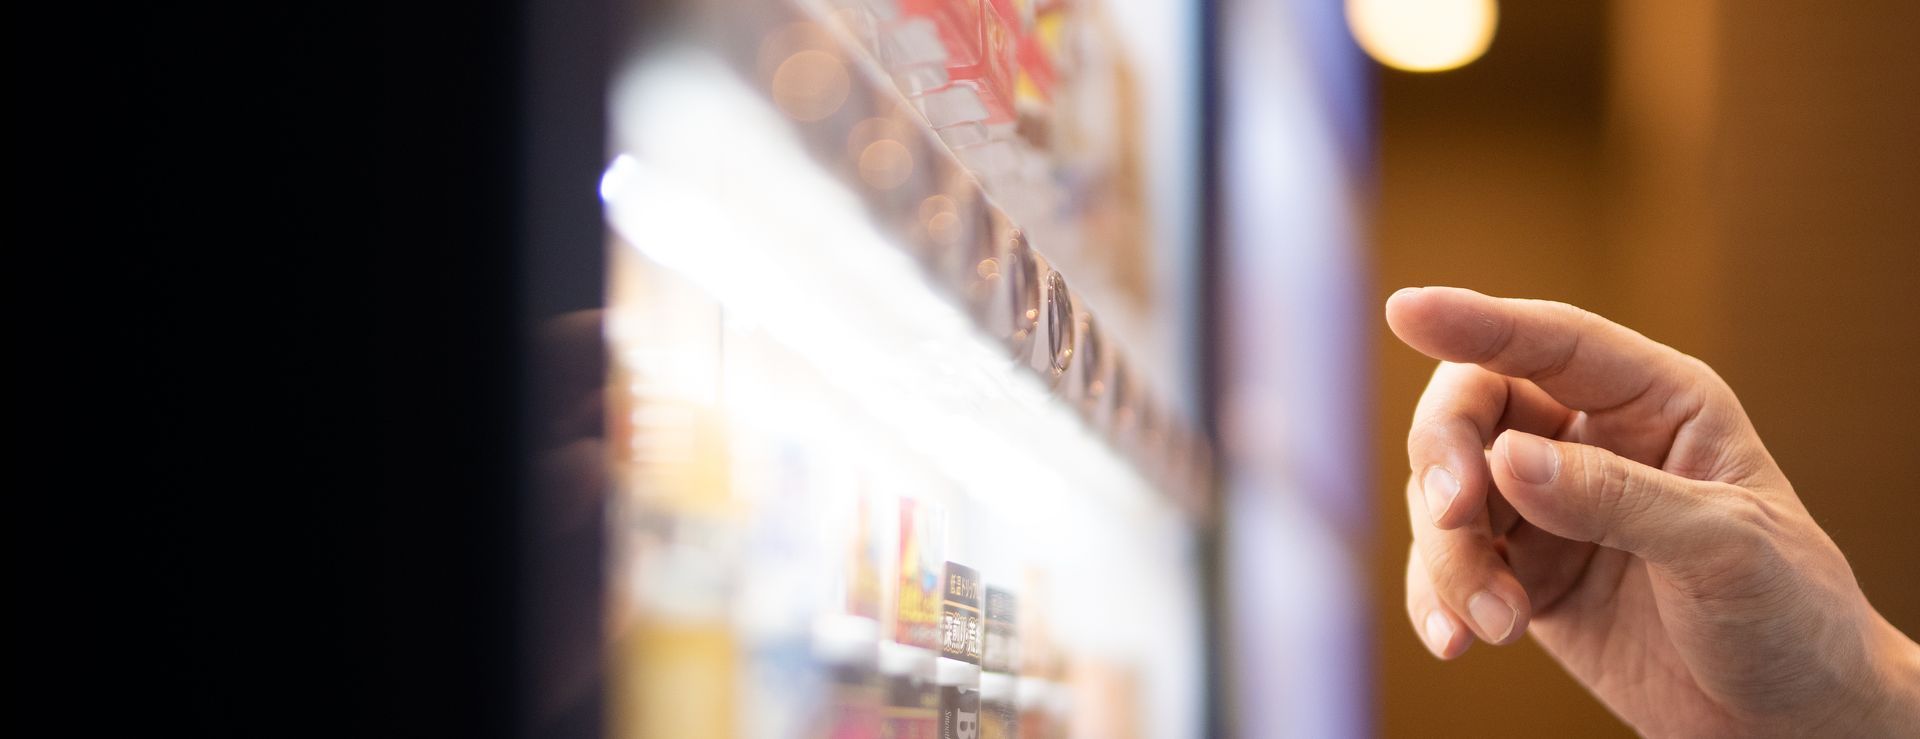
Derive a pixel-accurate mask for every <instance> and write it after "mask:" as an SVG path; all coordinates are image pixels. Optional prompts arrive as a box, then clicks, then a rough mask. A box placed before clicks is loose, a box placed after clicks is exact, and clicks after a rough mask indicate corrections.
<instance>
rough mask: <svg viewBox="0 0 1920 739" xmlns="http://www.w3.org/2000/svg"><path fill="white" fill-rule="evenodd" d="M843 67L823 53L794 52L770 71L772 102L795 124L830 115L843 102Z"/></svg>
mask: <svg viewBox="0 0 1920 739" xmlns="http://www.w3.org/2000/svg"><path fill="white" fill-rule="evenodd" d="M849 88H850V85H849V83H848V79H847V67H846V65H845V64H842V63H841V62H840V58H839V57H836V56H834V55H832V54H829V53H827V52H824V51H816V50H812V49H808V50H805V51H800V52H796V53H795V54H794V55H793V56H789V57H787V60H786V61H784V62H781V63H780V66H779V68H778V69H775V70H774V72H773V102H774V104H776V105H778V106H780V110H781V111H783V112H785V113H786V114H787V115H789V116H792V117H793V119H794V120H798V121H808V122H811V121H817V120H821V119H823V118H826V117H827V116H830V115H833V114H834V113H835V112H836V111H838V110H840V106H841V104H843V103H845V102H846V101H847V91H848V89H849Z"/></svg>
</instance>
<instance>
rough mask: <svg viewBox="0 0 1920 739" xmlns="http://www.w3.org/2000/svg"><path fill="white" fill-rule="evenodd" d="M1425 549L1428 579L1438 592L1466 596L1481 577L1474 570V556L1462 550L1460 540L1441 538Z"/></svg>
mask: <svg viewBox="0 0 1920 739" xmlns="http://www.w3.org/2000/svg"><path fill="white" fill-rule="evenodd" d="M1425 550H1426V551H1425V555H1426V560H1427V581H1428V583H1430V584H1431V585H1432V586H1433V589H1434V591H1435V592H1436V593H1439V594H1456V595H1462V596H1463V597H1464V593H1465V592H1466V591H1467V589H1468V588H1469V587H1470V586H1471V585H1472V584H1473V583H1474V582H1476V581H1477V580H1478V579H1479V575H1477V574H1476V573H1475V572H1473V567H1472V563H1473V558H1472V557H1469V556H1467V554H1466V552H1463V551H1462V550H1461V546H1460V543H1459V542H1456V541H1450V540H1441V541H1437V542H1435V543H1433V544H1430V545H1428V546H1427V547H1426V548H1425ZM1442 597H1445V596H1444V595H1443V596H1442Z"/></svg>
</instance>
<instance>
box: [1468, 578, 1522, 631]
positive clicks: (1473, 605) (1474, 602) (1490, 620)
mask: <svg viewBox="0 0 1920 739" xmlns="http://www.w3.org/2000/svg"><path fill="white" fill-rule="evenodd" d="M1467 612H1468V613H1470V614H1473V624H1474V625H1475V626H1478V627H1480V633H1482V634H1485V635H1486V636H1487V641H1491V642H1494V643H1499V642H1503V641H1506V640H1507V637H1508V636H1509V635H1510V634H1511V633H1512V631H1513V622H1514V620H1515V619H1517V618H1518V615H1517V614H1515V613H1514V611H1513V607H1512V606H1509V605H1507V602H1506V601H1504V600H1501V599H1499V598H1497V597H1495V596H1494V595H1493V594H1492V593H1489V592H1486V591H1484V590H1482V591H1480V592H1478V593H1474V594H1473V597H1472V598H1468V599H1467Z"/></svg>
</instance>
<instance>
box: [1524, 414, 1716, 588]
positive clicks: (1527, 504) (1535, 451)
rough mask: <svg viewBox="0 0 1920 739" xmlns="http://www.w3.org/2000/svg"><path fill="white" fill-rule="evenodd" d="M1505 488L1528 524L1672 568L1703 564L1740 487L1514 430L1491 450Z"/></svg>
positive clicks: (1560, 535) (1597, 449) (1677, 568)
mask: <svg viewBox="0 0 1920 739" xmlns="http://www.w3.org/2000/svg"><path fill="white" fill-rule="evenodd" d="M1487 457H1488V459H1487V462H1488V467H1489V468H1490V469H1491V471H1492V473H1493V481H1494V484H1495V485H1497V486H1498V487H1499V488H1500V493H1501V495H1502V496H1504V497H1505V498H1506V499H1507V502H1509V503H1511V504H1513V508H1514V510H1516V511H1518V512H1519V513H1520V515H1521V517H1523V518H1525V519H1526V520H1527V521H1528V522H1529V523H1532V524H1533V525H1535V526H1538V527H1540V528H1541V529H1543V530H1545V531H1546V532H1548V533H1550V534H1553V535H1555V536H1559V537H1562V538H1566V539H1574V540H1578V541H1588V542H1593V543H1595V544H1599V545H1601V546H1604V547H1609V548H1612V549H1620V550H1624V551H1627V552H1631V553H1633V554H1635V555H1638V556H1639V557H1640V558H1642V559H1645V560H1647V561H1648V562H1651V563H1653V564H1655V565H1659V566H1662V567H1664V568H1666V569H1668V570H1685V569H1686V568H1687V566H1688V565H1689V564H1694V563H1698V562H1700V559H1701V558H1700V556H1699V555H1700V554H1701V553H1702V552H1703V551H1704V549H1705V548H1708V547H1714V546H1718V545H1719V544H1720V542H1717V539H1718V538H1719V537H1716V536H1714V533H1715V532H1717V531H1719V530H1720V529H1721V528H1724V527H1725V525H1726V524H1727V523H1728V521H1729V518H1728V517H1727V516H1725V515H1722V511H1723V510H1724V509H1726V508H1727V507H1728V505H1729V503H1731V501H1732V500H1733V499H1734V498H1735V496H1733V495H1731V493H1733V492H1736V490H1737V489H1734V488H1733V487H1732V486H1730V485H1726V484H1724V483H1714V482H1702V481H1699V480H1691V479H1687V478H1684V477H1680V476H1678V475H1673V474H1669V473H1667V472H1664V471H1662V470H1659V469H1655V468H1653V467H1648V466H1647V465H1644V464H1641V463H1639V462H1635V461H1633V460H1631V459H1627V458H1625V457H1622V456H1620V455H1618V454H1614V453H1613V452H1610V451H1607V450H1605V449H1602V448H1600V447H1596V446H1588V445H1586V444H1576V443H1572V442H1564V441H1553V440H1550V439H1545V438H1542V437H1539V436H1535V435H1533V434H1529V433H1525V432H1521V431H1512V430H1509V431H1507V432H1505V433H1502V434H1501V435H1500V438H1498V439H1496V440H1495V441H1494V444H1493V450H1492V451H1491V452H1490V453H1488V455H1487Z"/></svg>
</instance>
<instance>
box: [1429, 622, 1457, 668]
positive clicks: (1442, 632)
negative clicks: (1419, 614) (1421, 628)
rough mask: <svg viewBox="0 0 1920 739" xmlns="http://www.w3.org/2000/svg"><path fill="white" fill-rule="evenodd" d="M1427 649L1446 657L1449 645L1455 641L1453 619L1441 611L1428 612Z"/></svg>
mask: <svg viewBox="0 0 1920 739" xmlns="http://www.w3.org/2000/svg"><path fill="white" fill-rule="evenodd" d="M1426 636H1427V649H1428V650H1430V651H1432V652H1433V656H1435V657H1440V658H1442V659H1445V658H1446V656H1447V645H1448V644H1452V643H1453V621H1452V620H1450V619H1448V618H1447V617H1446V616H1445V615H1443V614H1441V613H1440V612H1439V611H1428V612H1427V634H1426Z"/></svg>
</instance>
